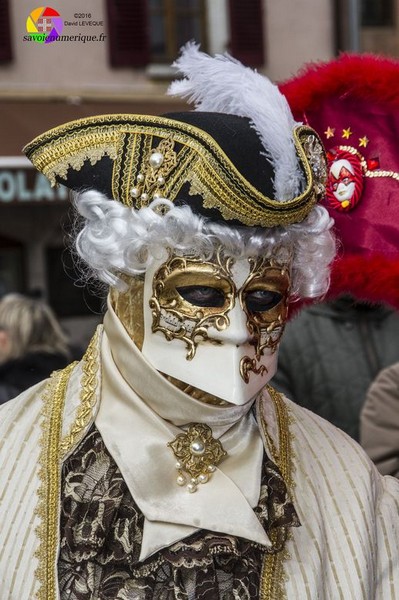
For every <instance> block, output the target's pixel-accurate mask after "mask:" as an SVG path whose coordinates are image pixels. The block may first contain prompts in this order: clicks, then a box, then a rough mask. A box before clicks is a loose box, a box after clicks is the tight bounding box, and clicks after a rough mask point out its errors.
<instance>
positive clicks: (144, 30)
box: [0, 0, 207, 67]
mask: <svg viewBox="0 0 399 600" xmlns="http://www.w3.org/2000/svg"><path fill="white" fill-rule="evenodd" d="M0 2H1V0H0ZM205 4H206V0H107V16H108V30H109V38H110V45H109V55H110V62H111V65H112V66H114V67H124V66H131V67H144V66H146V65H148V64H150V63H167V64H170V63H171V62H172V61H173V60H174V59H175V58H176V57H177V55H178V51H179V49H180V48H181V46H183V45H184V44H185V43H186V42H188V41H189V40H192V39H195V40H196V41H197V42H199V43H201V46H202V48H203V49H206V45H207V44H206V24H205V23H206V18H205V16H206V13H205Z"/></svg>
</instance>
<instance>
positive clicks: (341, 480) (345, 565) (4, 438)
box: [0, 329, 399, 600]
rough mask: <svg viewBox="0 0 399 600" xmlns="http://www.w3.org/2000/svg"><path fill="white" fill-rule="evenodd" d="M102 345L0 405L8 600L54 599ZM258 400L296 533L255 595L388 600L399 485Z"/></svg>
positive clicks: (288, 410)
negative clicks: (67, 484)
mask: <svg viewBox="0 0 399 600" xmlns="http://www.w3.org/2000/svg"><path fill="white" fill-rule="evenodd" d="M100 337H101V329H100V331H99V332H98V334H97V338H98V339H95V341H94V342H93V343H92V344H91V346H90V347H89V350H88V353H87V354H86V356H85V358H84V359H83V361H82V363H80V364H78V365H75V366H72V367H70V368H69V370H68V369H67V370H65V371H62V372H61V373H58V374H56V375H55V376H53V378H52V379H51V380H47V381H46V382H43V383H41V384H38V385H37V386H35V387H34V388H31V389H30V390H28V391H27V392H25V393H23V394H22V395H21V396H19V397H18V398H17V399H15V400H14V401H11V402H9V403H7V404H5V405H3V406H2V407H1V408H0V439H1V457H0V464H1V490H2V492H1V505H0V582H1V585H0V587H1V590H2V594H4V598H8V599H9V600H21V598H32V599H33V598H39V599H42V598H43V599H44V598H46V599H50V598H51V599H52V598H58V588H57V580H56V577H57V576H56V567H57V564H56V563H57V556H58V538H59V534H58V504H59V485H60V467H61V464H62V462H63V460H64V459H65V457H66V456H67V455H68V453H69V452H71V451H72V450H73V449H74V448H75V447H76V445H77V444H78V443H79V441H80V440H81V439H82V437H84V435H85V433H86V432H87V431H88V429H89V427H90V425H91V423H92V422H93V420H94V418H95V415H96V413H97V411H98V405H99V398H100V394H101V385H100V378H101V375H100V368H99V367H100V362H101V350H100V339H99V338H100ZM103 342H104V340H103ZM88 365H91V366H90V370H89V371H88V368H87V367H88ZM64 398H65V405H64V406H63V400H64ZM263 398H264V400H263V402H264V404H263V411H262V406H261V405H260V404H258V409H259V418H260V415H262V418H261V420H264V421H265V423H266V428H267V435H266V440H267V446H268V447H267V450H268V452H269V453H270V454H272V457H273V458H274V459H275V460H276V462H277V463H279V464H280V465H283V466H284V465H286V466H285V468H283V469H282V471H283V474H284V476H285V478H286V481H287V484H288V486H289V489H290V491H291V494H292V497H293V501H294V506H295V508H296V510H297V512H298V515H299V518H300V520H301V527H298V528H293V529H291V533H290V537H289V540H288V542H287V544H286V548H285V550H284V551H283V552H280V553H279V554H277V555H272V558H271V559H270V560H269V561H268V562H267V563H265V569H264V574H263V580H264V581H263V596H262V595H260V597H263V598H278V599H279V600H281V599H283V598H309V599H311V600H314V599H315V598H320V599H324V600H330V599H331V598H345V599H348V598H350V599H353V600H361V599H362V600H372V599H379V598H381V599H390V600H393V599H394V598H395V590H394V588H393V582H394V581H395V580H396V581H397V580H398V577H399V566H398V560H397V539H398V537H399V519H398V514H399V484H398V482H397V481H396V480H395V479H393V478H383V477H381V476H380V475H379V474H378V472H377V471H376V469H375V468H374V466H373V465H372V463H371V462H370V461H369V459H368V458H367V457H366V456H365V454H364V453H363V451H362V450H361V449H360V447H359V446H358V445H357V444H356V443H355V442H353V441H352V440H351V439H350V438H348V437H347V436H346V435H345V434H343V433H342V432H341V431H339V430H337V429H336V428H334V427H333V426H332V425H330V424H329V423H327V422H326V421H324V420H322V419H320V418H319V417H317V416H316V415H313V414H312V413H310V412H308V411H306V410H305V409H302V408H300V407H298V406H296V405H295V404H293V403H292V402H290V401H289V400H287V399H286V398H281V397H280V396H275V395H274V394H273V393H272V394H271V395H270V394H268V393H265V391H264V392H263ZM262 413H263V414H262ZM282 453H283V454H284V456H282V455H281V454H282ZM114 458H115V457H114ZM284 471H286V472H284ZM21 473H23V474H24V475H23V477H21V476H20V474H21ZM268 589H269V590H270V593H267V590H268Z"/></svg>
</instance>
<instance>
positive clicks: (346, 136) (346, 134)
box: [342, 127, 353, 140]
mask: <svg viewBox="0 0 399 600" xmlns="http://www.w3.org/2000/svg"><path fill="white" fill-rule="evenodd" d="M352 133H353V131H351V128H350V127H348V128H347V129H343V130H342V137H343V138H344V139H345V140H349V138H350V136H351V135H352Z"/></svg>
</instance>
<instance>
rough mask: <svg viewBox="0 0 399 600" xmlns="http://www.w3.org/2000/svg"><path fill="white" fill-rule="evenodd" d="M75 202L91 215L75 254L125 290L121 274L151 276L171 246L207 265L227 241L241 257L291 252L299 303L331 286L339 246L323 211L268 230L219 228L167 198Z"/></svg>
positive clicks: (85, 197) (83, 197) (228, 249)
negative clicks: (136, 205) (133, 203)
mask: <svg viewBox="0 0 399 600" xmlns="http://www.w3.org/2000/svg"><path fill="white" fill-rule="evenodd" d="M75 205H76V208H77V211H78V213H79V214H80V215H81V216H82V217H83V218H84V225H83V228H82V229H81V231H80V232H79V233H78V234H77V236H76V251H77V253H78V255H79V257H80V258H81V259H82V260H83V261H84V263H85V264H86V265H87V266H88V268H89V270H88V276H89V278H93V277H94V278H96V279H97V280H100V281H102V282H104V283H106V284H108V285H111V286H113V287H116V288H117V289H119V290H120V291H124V290H125V289H126V283H125V282H124V281H123V279H122V278H121V275H123V274H124V275H130V276H138V275H142V274H144V273H145V271H146V270H147V268H148V267H149V265H150V264H151V262H152V261H153V260H154V259H157V258H159V257H160V256H162V253H163V250H164V249H165V248H167V249H170V250H172V251H177V252H178V253H184V254H189V255H196V256H199V257H201V258H203V259H204V260H207V259H209V258H211V256H212V255H213V254H214V251H215V248H216V247H217V246H219V245H220V244H222V246H223V248H224V252H225V253H226V254H227V255H230V256H233V257H237V258H238V257H243V256H247V257H249V256H252V257H256V256H260V255H266V256H273V257H275V258H276V259H280V260H282V261H284V262H286V261H287V257H288V256H289V255H292V256H293V265H292V291H291V294H292V300H294V299H297V298H317V297H320V296H322V295H323V294H325V292H326V291H327V289H328V285H329V271H330V270H329V265H330V263H331V261H332V259H333V258H334V255H335V248H336V246H335V238H334V236H333V234H332V232H331V227H332V225H333V220H332V219H331V218H330V216H329V215H328V212H327V211H326V210H325V209H324V208H323V207H321V206H316V207H315V208H314V209H313V210H312V211H311V213H310V214H309V215H308V217H307V218H306V219H305V220H304V221H302V222H301V223H298V224H294V225H290V226H287V227H273V228H269V229H265V228H260V227H232V226H227V225H220V224H216V223H213V222H210V221H209V220H207V219H204V218H203V217H199V216H197V215H195V214H193V212H192V211H191V209H190V208H189V206H174V205H173V204H172V202H170V201H169V200H167V199H157V200H155V201H154V202H152V204H150V206H148V207H146V208H141V209H140V210H135V209H133V208H129V207H127V206H124V205H123V204H121V203H120V202H117V201H115V200H109V199H108V198H106V197H105V196H104V195H102V194H101V193H99V192H96V191H86V192H83V193H81V194H77V195H76V196H75ZM160 207H161V208H162V209H163V210H162V211H160V210H159V208H160ZM165 211H166V212H165ZM161 212H163V213H165V214H161Z"/></svg>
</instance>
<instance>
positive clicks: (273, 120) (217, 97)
mask: <svg viewBox="0 0 399 600" xmlns="http://www.w3.org/2000/svg"><path fill="white" fill-rule="evenodd" d="M173 66H174V67H176V68H177V69H178V70H179V72H180V73H181V74H182V75H184V79H181V80H177V81H174V82H173V83H172V84H171V85H170V87H169V90H168V93H169V94H170V95H172V96H180V97H182V98H186V99H187V100H188V101H189V102H192V103H194V105H195V109H196V110H200V111H210V112H221V113H228V114H233V115H238V116H241V117H248V118H249V119H250V120H251V122H252V125H253V127H254V129H255V130H256V132H257V133H258V135H259V137H260V139H261V141H262V144H263V146H264V148H265V156H266V157H267V158H268V160H270V162H271V163H272V165H273V168H274V172H275V179H274V191H275V198H276V199H277V200H280V201H284V200H289V199H291V198H294V197H295V196H297V195H298V194H299V193H300V191H301V190H302V188H303V173H302V170H301V168H300V165H299V160H298V157H297V154H296V151H295V146H294V141H293V135H292V132H293V128H294V127H295V126H296V125H298V123H296V122H295V120H294V118H293V115H292V113H291V109H290V107H289V105H288V102H287V100H286V98H285V96H283V94H281V92H280V91H279V89H278V87H277V86H276V85H274V84H273V83H272V82H271V81H270V80H269V79H267V77H265V76H263V75H260V74H259V73H257V72H256V71H254V70H253V69H250V68H249V67H245V66H244V65H242V64H241V63H240V62H239V61H238V60H236V59H234V58H232V57H231V56H229V55H227V54H225V55H221V54H218V55H216V56H215V57H214V58H213V57H211V56H209V55H208V54H205V53H204V52H200V50H199V45H198V44H195V43H193V42H190V43H188V44H187V45H186V46H185V47H184V48H183V49H182V51H181V55H180V57H179V58H178V59H177V60H176V61H175V63H174V64H173Z"/></svg>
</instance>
